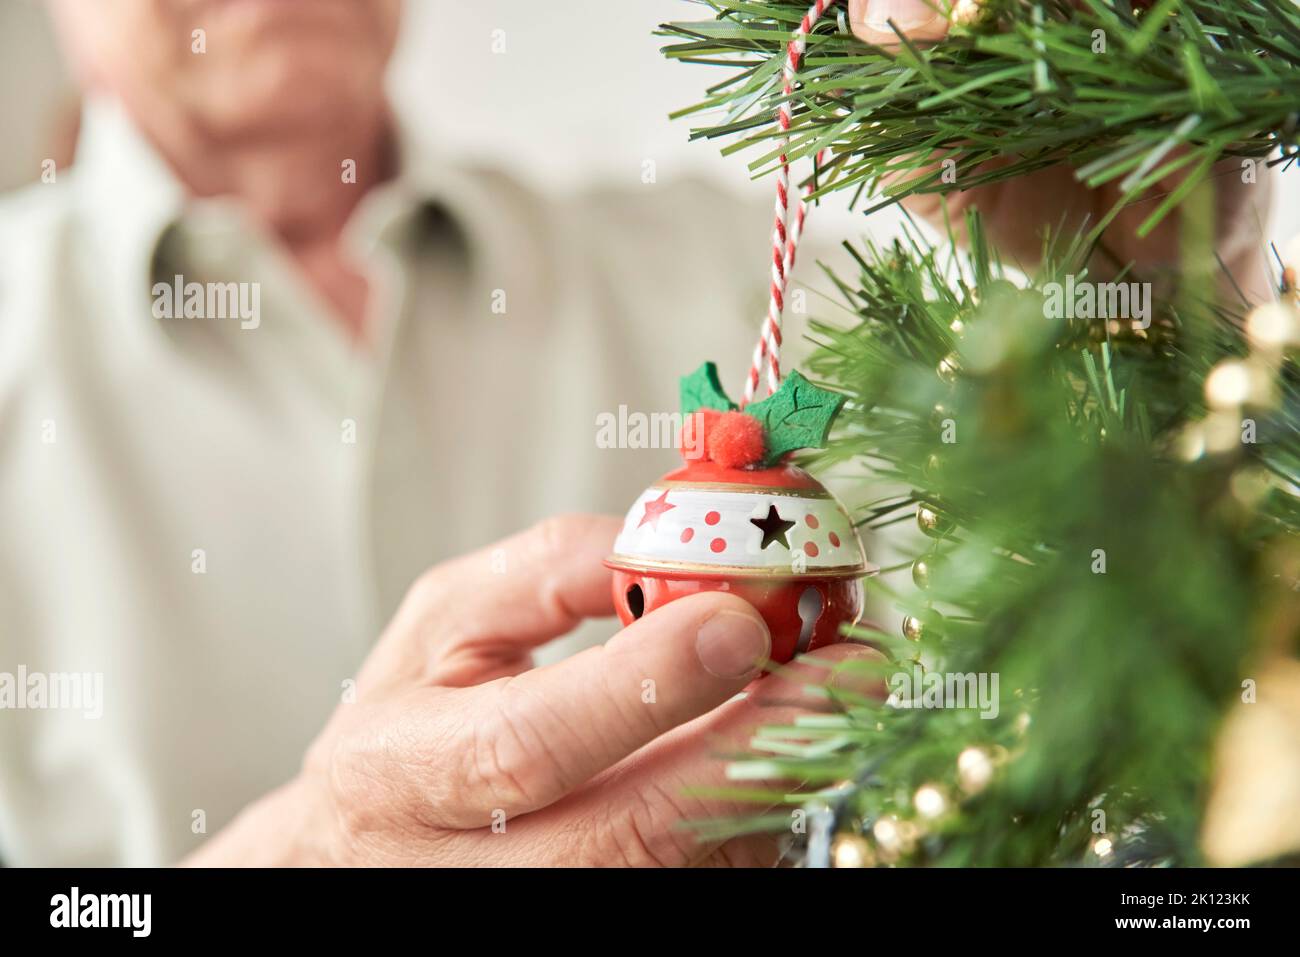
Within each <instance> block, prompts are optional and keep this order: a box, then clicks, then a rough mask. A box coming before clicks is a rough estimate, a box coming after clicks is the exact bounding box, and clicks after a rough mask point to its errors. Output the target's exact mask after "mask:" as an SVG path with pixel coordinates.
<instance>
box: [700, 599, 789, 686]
mask: <svg viewBox="0 0 1300 957" xmlns="http://www.w3.org/2000/svg"><path fill="white" fill-rule="evenodd" d="M771 650H772V639H771V637H769V635H768V633H767V625H766V624H764V623H763V620H762V619H761V618H755V617H754V616H752V615H746V614H744V613H742V612H735V611H723V612H719V613H718V614H716V615H714V616H713V617H712V618H710V619H709V620H708V621H706V622H705V623H704V624H703V625H702V626H701V627H700V633H699V635H697V636H696V638H695V653H696V654H697V655H699V656H700V664H702V665H704V670H705V671H707V672H708V673H709V674H711V675H713V676H714V677H717V678H740V677H743V676H744V675H747V674H749V673H750V672H753V671H757V670H758V666H759V665H760V664H761V663H762V662H763V661H764V660H765V659H766V658H767V656H768V655H769V654H770V653H771Z"/></svg>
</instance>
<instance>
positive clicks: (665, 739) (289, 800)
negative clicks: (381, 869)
mask: <svg viewBox="0 0 1300 957" xmlns="http://www.w3.org/2000/svg"><path fill="white" fill-rule="evenodd" d="M617 529H618V522H617V521H616V520H614V519H609V518H599V517H585V516H577V517H567V518H561V519H554V520H551V521H548V522H544V523H542V524H541V525H538V526H537V527H535V528H533V529H532V530H530V531H528V532H525V533H523V534H522V535H519V536H516V537H515V538H512V539H510V540H508V541H506V542H504V543H502V544H501V545H500V546H497V547H495V548H489V549H485V550H484V551H482V552H479V553H476V554H473V555H470V556H467V557H465V558H461V559H457V560H455V561H452V562H448V563H446V564H444V565H442V566H439V567H438V568H435V569H434V570H433V571H431V572H429V573H428V574H427V575H426V576H425V577H424V578H423V579H421V580H420V581H419V582H417V583H416V585H415V586H414V587H413V588H412V589H411V591H410V593H409V594H408V596H407V598H406V600H405V602H404V603H403V604H402V607H401V609H400V610H399V611H398V613H397V615H396V616H395V617H394V619H393V621H392V623H391V625H390V626H389V628H388V630H387V631H386V632H385V634H384V635H383V637H382V638H381V639H380V641H379V643H378V644H377V646H376V647H375V649H374V651H373V652H372V653H371V655H370V657H369V659H368V660H367V661H366V664H365V666H364V667H363V669H362V671H361V674H360V676H359V677H358V683H357V700H356V702H355V703H344V704H341V705H340V706H339V708H338V709H337V711H336V712H335V714H334V717H333V718H332V719H331V721H330V722H329V724H328V726H327V727H326V728H325V731H324V732H323V733H322V734H321V736H320V738H319V739H318V740H317V741H316V742H315V744H313V745H312V747H311V749H310V750H309V752H308V755H307V758H306V761H305V762H304V767H303V770H302V773H301V774H300V775H299V777H298V778H297V779H296V780H295V781H293V782H292V783H291V784H289V785H287V786H286V787H284V788H283V789H281V790H280V791H277V792H275V793H274V794H272V795H270V796H269V797H267V798H265V799H263V800H262V801H261V802H259V803H258V804H255V805H253V806H252V807H250V808H249V809H248V810H246V811H245V812H244V813H243V815H241V817H240V818H239V819H238V820H236V821H235V823H233V824H232V825H231V826H230V827H229V828H227V829H226V830H225V831H223V832H222V833H221V834H219V835H217V836H216V837H214V838H213V839H212V841H210V842H209V844H208V845H207V846H205V847H204V848H203V849H201V850H200V851H199V852H197V853H196V854H195V855H193V857H192V858H191V859H190V860H189V862H188V863H192V864H198V865H226V864H241V863H264V864H340V865H369V864H379V865H399V866H400V865H448V866H456V865H491V864H498V865H499V864H509V865H521V866H527V865H548V864H557V865H689V864H701V863H722V864H738V865H756V864H770V863H773V862H774V861H775V859H776V853H777V845H776V842H775V841H773V840H771V839H767V838H747V839H737V840H734V841H731V842H728V843H726V844H724V845H722V846H709V845H705V844H701V843H699V842H698V841H697V840H696V838H695V837H694V836H693V835H692V834H691V833H690V832H688V831H686V830H683V829H682V828H681V827H680V823H681V821H682V820H683V819H688V818H702V817H705V816H708V815H716V814H720V813H721V814H726V813H753V812H755V811H757V810H761V808H759V807H757V806H755V805H752V804H747V805H740V804H735V805H731V804H729V803H728V802H722V801H709V800H705V799H703V798H700V797H692V796H691V795H690V794H689V793H687V792H688V790H690V789H699V788H706V787H711V786H712V787H719V786H723V785H724V784H725V780H724V778H723V771H724V762H723V761H722V760H721V759H720V758H719V757H718V752H719V751H726V750H735V749H738V748H743V747H744V745H745V742H746V741H747V740H748V738H749V736H750V735H751V733H752V732H753V730H754V728H755V727H756V726H758V725H761V724H769V723H787V722H790V721H792V720H794V718H796V717H797V715H798V714H799V713H800V712H801V711H802V710H804V707H811V706H813V703H812V702H810V701H804V700H801V687H802V685H803V683H804V682H814V681H820V680H824V679H826V678H827V677H832V678H833V677H834V676H828V675H827V673H826V671H825V669H824V668H823V667H822V666H821V665H820V664H819V665H817V666H814V665H812V664H809V663H802V664H796V665H795V666H793V668H792V671H791V672H788V673H787V672H783V674H782V676H780V677H778V676H774V675H773V676H767V677H764V678H762V679H761V680H759V681H757V682H755V681H754V679H755V677H756V676H757V675H758V671H759V663H760V662H761V661H762V660H763V659H764V658H765V657H766V656H767V654H768V653H769V650H770V639H769V636H768V633H767V628H766V626H765V625H764V623H763V620H762V619H761V618H760V617H759V616H758V614H757V612H755V611H754V609H753V608H752V607H751V606H749V605H748V604H746V603H745V602H743V601H741V600H740V599H738V598H735V597H734V596H730V595H727V594H724V593H721V592H706V593H702V594H699V595H694V596H691V597H689V598H683V599H680V600H678V601H675V602H673V603H671V604H669V605H667V606H665V607H664V608H662V609H659V610H657V611H655V612H654V613H653V614H651V615H648V616H646V617H645V618H643V619H641V620H640V621H637V622H634V623H633V624H632V625H630V626H629V627H627V628H626V629H624V630H623V631H622V632H620V633H619V634H617V635H615V636H614V637H613V638H612V639H611V640H610V641H609V642H608V643H606V644H605V645H603V646H601V647H596V648H590V649H588V650H587V651H584V652H582V653H581V654H578V655H575V656H574V657H572V658H569V659H567V660H565V661H563V662H560V663H559V664H556V665H553V666H551V667H548V668H542V669H537V670H530V665H531V657H530V652H531V650H532V649H533V648H534V647H536V646H538V645H540V644H542V643H544V642H546V641H549V640H550V639H552V638H555V637H557V636H559V635H562V634H564V633H565V632H567V631H569V630H570V629H572V628H573V627H574V625H576V624H577V623H578V622H579V621H580V620H581V619H583V618H587V617H594V616H605V615H609V614H611V613H612V611H613V606H612V599H611V596H610V584H609V573H608V571H606V570H605V569H604V568H603V566H602V565H601V559H602V558H603V557H604V556H605V555H606V554H607V552H608V550H609V547H610V543H611V542H612V541H613V538H614V535H615V533H616V532H617ZM816 654H817V659H818V660H819V662H825V663H830V664H831V665H832V666H833V665H834V663H837V662H839V663H842V662H845V661H847V660H850V659H853V658H859V659H860V658H866V657H872V656H875V655H876V653H875V652H873V651H871V650H870V649H868V648H865V647H862V646H857V645H849V644H844V645H836V646H833V647H830V648H825V649H821V650H820V651H818V652H817V653H816ZM842 677H845V678H847V677H848V675H844V676H842ZM846 683H847V682H846ZM856 683H857V684H858V685H859V687H861V685H862V682H861V681H860V679H859V680H858V681H857V682H856ZM747 685H748V686H750V687H749V694H748V695H746V696H744V697H743V698H739V697H737V695H738V693H739V692H741V691H742V690H745V688H746V686H747Z"/></svg>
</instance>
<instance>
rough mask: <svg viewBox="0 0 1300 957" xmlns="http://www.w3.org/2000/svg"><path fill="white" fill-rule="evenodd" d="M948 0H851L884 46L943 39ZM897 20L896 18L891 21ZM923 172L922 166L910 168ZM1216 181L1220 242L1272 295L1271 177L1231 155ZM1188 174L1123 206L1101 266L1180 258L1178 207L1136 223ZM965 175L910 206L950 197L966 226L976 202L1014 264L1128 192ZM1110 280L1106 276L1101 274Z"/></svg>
mask: <svg viewBox="0 0 1300 957" xmlns="http://www.w3.org/2000/svg"><path fill="white" fill-rule="evenodd" d="M950 2H951V0H848V10H849V22H850V24H851V26H852V29H853V32H854V33H855V34H856V35H857V36H858V37H860V38H861V39H863V40H865V41H866V42H868V43H871V44H875V45H877V46H885V47H889V46H897V45H898V42H899V40H898V33H896V32H895V30H894V27H897V28H898V31H899V32H901V33H903V34H905V35H906V36H907V37H908V38H909V39H912V40H915V41H917V42H920V43H925V42H930V41H934V40H940V39H942V38H943V37H945V36H946V35H947V33H948V27H949V24H948V18H947V16H946V15H945V12H944V11H946V10H947V9H948V5H949V3H950ZM891 21H892V23H893V26H891V25H890V22H891ZM910 175H916V174H909V177H910ZM1210 175H1211V177H1212V182H1213V183H1214V187H1215V216H1216V221H1215V226H1216V233H1217V237H1218V238H1217V243H1216V248H1217V252H1218V254H1219V257H1220V258H1221V259H1222V260H1223V262H1224V263H1225V264H1226V265H1227V267H1228V269H1229V271H1230V272H1231V274H1232V277H1233V279H1234V280H1235V281H1236V283H1237V284H1238V285H1239V286H1240V287H1241V288H1242V290H1243V291H1244V292H1245V293H1246V295H1247V296H1248V297H1249V298H1251V299H1252V300H1253V301H1256V302H1259V301H1265V300H1268V299H1271V298H1272V289H1271V284H1270V279H1269V272H1268V265H1267V260H1266V258H1265V256H1264V250H1265V249H1266V241H1265V237H1264V226H1265V225H1266V223H1267V219H1268V212H1269V204H1270V201H1271V192H1272V179H1271V177H1269V176H1268V175H1267V171H1266V169H1263V168H1261V169H1259V171H1258V179H1257V181H1254V182H1251V183H1244V182H1243V181H1242V176H1241V165H1240V161H1238V160H1235V159H1233V160H1227V161H1225V162H1224V163H1223V164H1221V165H1220V166H1218V167H1216V168H1215V169H1214V170H1212V171H1211V174H1210ZM1180 179H1181V173H1180V174H1175V175H1174V176H1173V177H1170V178H1168V179H1167V180H1165V181H1162V182H1160V183H1158V184H1156V185H1155V186H1154V187H1153V188H1152V190H1151V191H1150V192H1149V193H1147V194H1146V195H1145V196H1143V197H1141V198H1139V199H1138V200H1136V201H1135V202H1132V203H1131V204H1129V205H1128V206H1126V207H1125V208H1124V209H1123V210H1121V211H1120V213H1119V214H1118V215H1117V216H1116V218H1115V219H1114V221H1113V222H1112V223H1111V225H1110V227H1109V228H1108V229H1107V232H1106V237H1105V240H1104V243H1105V246H1106V248H1107V249H1108V250H1109V252H1110V253H1111V255H1112V261H1111V262H1110V263H1094V266H1093V269H1094V271H1095V272H1097V273H1101V272H1104V271H1106V270H1107V269H1108V268H1109V269H1111V270H1116V269H1118V268H1121V267H1123V266H1126V265H1128V264H1129V263H1133V264H1135V266H1136V267H1137V269H1138V271H1139V273H1143V272H1145V271H1146V270H1149V269H1153V268H1155V269H1163V268H1169V269H1176V268H1178V266H1179V261H1178V250H1179V232H1180V219H1179V212H1178V210H1174V211H1173V212H1172V213H1170V215H1168V216H1166V217H1165V218H1164V219H1163V220H1162V221H1161V222H1160V224H1159V225H1158V226H1156V228H1155V229H1154V230H1152V231H1151V233H1150V234H1149V235H1147V236H1146V237H1145V238H1143V239H1138V238H1137V235H1136V231H1137V227H1138V226H1139V225H1140V224H1141V223H1142V222H1143V221H1144V220H1145V219H1146V218H1147V217H1148V216H1149V215H1150V214H1151V212H1152V211H1153V210H1154V209H1155V208H1156V206H1157V205H1158V204H1159V202H1160V200H1161V199H1162V198H1163V197H1164V196H1165V195H1167V194H1168V193H1169V192H1170V191H1172V190H1173V189H1175V188H1176V187H1177V184H1178V182H1179V181H1180ZM960 186H961V184H960V183H958V184H956V185H955V186H954V187H952V189H951V192H948V193H926V194H922V195H918V196H912V197H909V198H908V199H906V200H905V201H904V204H903V205H904V206H906V207H907V208H908V209H910V210H911V211H912V212H913V213H916V214H917V215H919V216H922V217H924V218H925V219H926V220H928V221H930V222H931V223H932V224H934V225H936V226H940V225H942V223H943V210H944V206H945V205H946V206H947V209H948V214H949V216H950V217H951V220H952V222H953V225H954V227H956V228H957V229H958V230H960V229H961V225H962V216H963V215H964V213H965V211H966V209H967V208H968V207H970V206H976V207H978V208H979V210H980V213H981V215H982V217H983V220H984V225H985V227H986V228H987V229H988V232H989V235H990V236H991V237H992V239H993V242H994V245H995V246H996V248H997V249H998V250H999V251H1000V252H1001V253H1002V254H1003V255H1004V256H1005V257H1006V259H1007V261H1008V262H1009V263H1019V264H1022V265H1024V266H1026V267H1032V266H1033V265H1034V264H1035V263H1036V262H1037V260H1038V258H1039V255H1040V254H1041V251H1042V235H1043V230H1044V229H1045V228H1049V227H1050V228H1052V229H1054V230H1055V229H1058V228H1060V229H1062V230H1064V232H1065V233H1066V234H1067V235H1068V234H1071V233H1073V232H1074V231H1076V230H1078V229H1080V228H1083V227H1084V226H1085V224H1087V225H1088V226H1095V225H1096V224H1097V223H1099V222H1100V221H1101V220H1102V219H1103V218H1104V217H1105V216H1106V215H1107V214H1108V213H1109V212H1110V211H1111V210H1112V209H1113V208H1114V206H1115V204H1116V202H1118V201H1119V200H1120V198H1121V197H1122V190H1121V189H1120V188H1119V185H1118V183H1114V182H1112V183H1108V184H1106V185H1105V186H1103V187H1101V188H1099V189H1088V188H1087V187H1086V186H1084V185H1083V184H1082V183H1080V182H1078V180H1076V179H1075V177H1074V170H1073V169H1071V168H1069V167H1068V166H1067V165H1064V164H1062V165H1058V166H1053V167H1048V168H1046V169H1042V170H1038V171H1036V172H1034V173H1030V174H1028V175H1025V176H1021V177H1017V178H1015V179H1012V180H1007V181H1004V182H1001V183H991V184H989V185H986V186H978V187H975V188H974V189H970V190H962V189H961V188H960ZM1101 278H1102V279H1103V280H1104V279H1105V278H1107V277H1105V276H1102V277H1101Z"/></svg>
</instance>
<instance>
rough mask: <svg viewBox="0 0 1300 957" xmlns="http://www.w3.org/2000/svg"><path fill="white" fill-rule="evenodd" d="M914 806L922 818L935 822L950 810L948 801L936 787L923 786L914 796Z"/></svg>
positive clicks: (931, 785) (930, 785)
mask: <svg viewBox="0 0 1300 957" xmlns="http://www.w3.org/2000/svg"><path fill="white" fill-rule="evenodd" d="M912 806H913V807H914V808H916V813H917V814H919V815H921V817H923V818H925V819H926V820H928V821H933V820H934V819H935V818H938V817H942V816H943V815H944V813H945V812H946V811H947V810H948V799H947V798H946V797H944V794H943V791H941V790H939V788H938V787H937V786H936V785H933V784H923V785H921V786H920V787H919V788H917V789H916V793H915V794H914V795H912Z"/></svg>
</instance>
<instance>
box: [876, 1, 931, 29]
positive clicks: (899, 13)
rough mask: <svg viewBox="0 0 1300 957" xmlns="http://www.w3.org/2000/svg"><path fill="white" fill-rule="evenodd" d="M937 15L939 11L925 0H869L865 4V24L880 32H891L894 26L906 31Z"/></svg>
mask: <svg viewBox="0 0 1300 957" xmlns="http://www.w3.org/2000/svg"><path fill="white" fill-rule="evenodd" d="M938 16H939V11H938V10H936V9H935V8H934V7H932V6H930V5H929V4H928V3H926V2H925V0H869V2H868V4H867V26H869V27H870V28H871V29H873V30H877V31H879V32H881V33H892V32H893V27H891V26H890V25H889V21H890V20H893V21H894V26H895V27H898V29H899V30H902V31H903V32H904V33H906V32H907V31H908V30H915V29H916V28H917V27H923V26H925V25H926V24H927V23H929V22H930V21H931V20H934V19H935V18H936V17H938Z"/></svg>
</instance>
